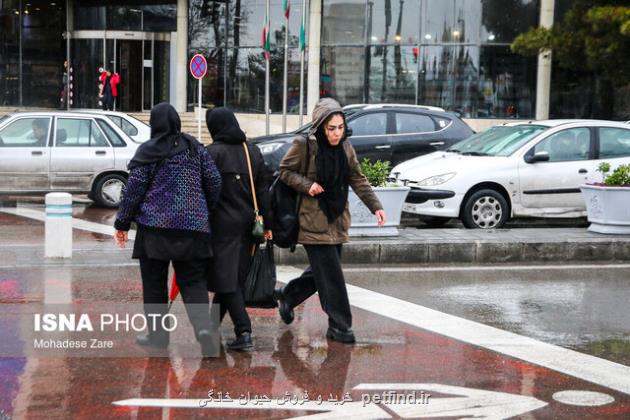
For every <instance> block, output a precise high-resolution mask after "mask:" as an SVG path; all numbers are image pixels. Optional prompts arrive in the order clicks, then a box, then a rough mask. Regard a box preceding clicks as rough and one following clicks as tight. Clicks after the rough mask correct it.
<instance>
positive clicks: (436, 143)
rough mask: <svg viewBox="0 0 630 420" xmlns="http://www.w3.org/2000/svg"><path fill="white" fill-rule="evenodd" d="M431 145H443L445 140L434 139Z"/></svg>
mask: <svg viewBox="0 0 630 420" xmlns="http://www.w3.org/2000/svg"><path fill="white" fill-rule="evenodd" d="M429 145H430V146H443V145H444V142H443V141H433V142H431V143H429Z"/></svg>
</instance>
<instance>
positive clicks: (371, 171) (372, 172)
mask: <svg viewBox="0 0 630 420" xmlns="http://www.w3.org/2000/svg"><path fill="white" fill-rule="evenodd" d="M389 171H390V167H389V161H388V160H386V161H384V162H383V161H381V160H377V161H376V162H370V160H369V159H368V158H365V159H363V161H362V162H361V172H363V175H365V177H366V178H367V180H368V182H369V183H370V185H371V186H373V187H384V186H385V185H387V177H388V176H389Z"/></svg>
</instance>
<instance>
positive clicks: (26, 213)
mask: <svg viewBox="0 0 630 420" xmlns="http://www.w3.org/2000/svg"><path fill="white" fill-rule="evenodd" d="M0 211H1V212H3V213H7V214H12V215H14V216H21V217H26V218H28V219H33V220H39V221H40V222H45V221H46V213H45V212H43V211H38V210H33V209H29V208H27V207H17V208H8V207H3V208H0ZM72 227H73V228H75V229H79V230H86V231H88V232H94V233H101V234H103V235H110V236H114V231H115V229H114V227H113V226H109V225H104V224H102V223H95V222H88V221H87V220H82V219H77V218H72ZM135 238H136V231H135V230H130V231H129V239H130V240H133V239H135Z"/></svg>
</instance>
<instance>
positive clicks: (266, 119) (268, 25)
mask: <svg viewBox="0 0 630 420" xmlns="http://www.w3.org/2000/svg"><path fill="white" fill-rule="evenodd" d="M266 7H267V11H266V13H267V29H266V31H267V36H269V35H270V34H269V28H270V27H271V25H270V24H269V21H270V7H269V0H267V6H266ZM265 54H266V55H265V134H266V135H269V61H270V60H271V57H269V58H267V57H268V54H267V52H266V51H265Z"/></svg>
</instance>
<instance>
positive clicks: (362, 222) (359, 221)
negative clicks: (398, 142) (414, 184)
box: [348, 187, 411, 237]
mask: <svg viewBox="0 0 630 420" xmlns="http://www.w3.org/2000/svg"><path fill="white" fill-rule="evenodd" d="M373 190H374V193H375V194H376V196H377V197H378V199H379V200H381V203H382V204H383V209H384V210H385V215H386V216H387V222H386V223H385V226H383V227H378V225H377V223H376V217H375V216H374V215H373V214H372V213H371V212H370V210H369V209H368V208H367V207H365V204H363V202H362V201H361V200H359V197H358V196H357V195H356V194H355V193H354V191H352V189H350V192H349V193H348V205H349V207H350V217H351V218H352V224H351V225H350V232H349V233H350V236H355V237H356V236H398V225H400V215H401V213H402V206H403V204H404V202H405V198H407V194H408V193H409V190H411V188H409V187H377V188H373Z"/></svg>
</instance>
